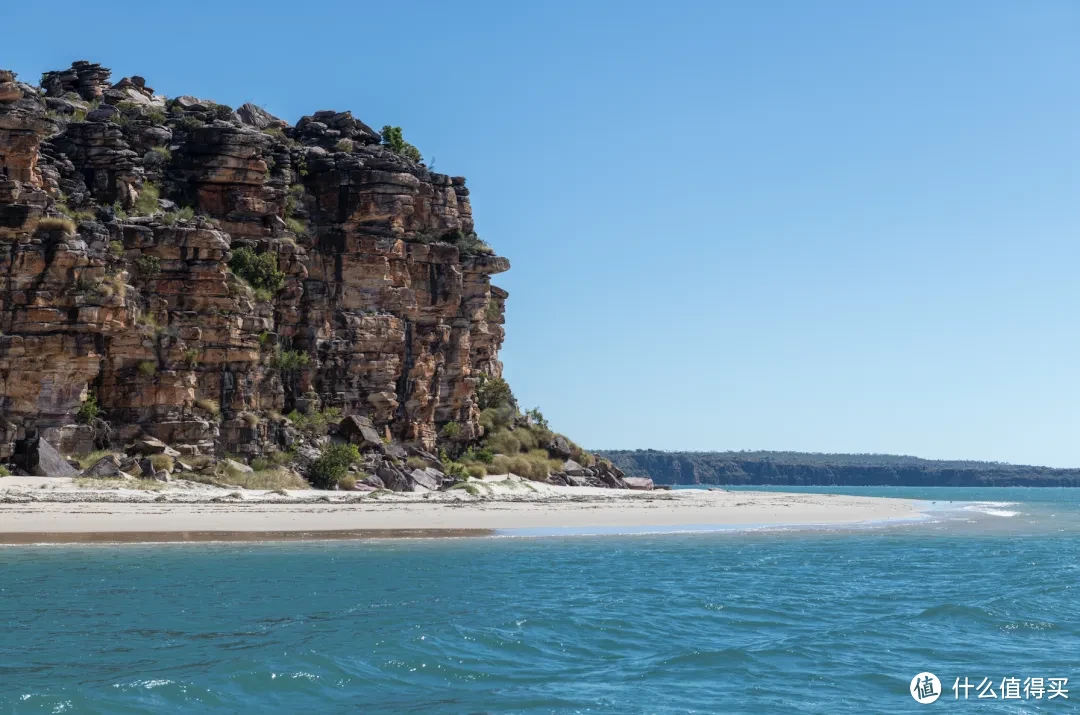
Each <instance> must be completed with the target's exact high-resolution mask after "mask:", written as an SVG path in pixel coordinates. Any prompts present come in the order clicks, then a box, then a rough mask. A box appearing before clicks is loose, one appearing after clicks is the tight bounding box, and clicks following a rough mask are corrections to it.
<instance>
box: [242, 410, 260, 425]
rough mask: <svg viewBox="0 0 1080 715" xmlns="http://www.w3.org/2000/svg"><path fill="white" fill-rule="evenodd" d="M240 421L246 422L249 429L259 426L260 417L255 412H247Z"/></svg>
mask: <svg viewBox="0 0 1080 715" xmlns="http://www.w3.org/2000/svg"><path fill="white" fill-rule="evenodd" d="M240 419H242V420H244V424H246V425H247V426H248V427H258V426H259V416H258V415H257V414H255V413H254V412H245V413H243V414H242V415H240Z"/></svg>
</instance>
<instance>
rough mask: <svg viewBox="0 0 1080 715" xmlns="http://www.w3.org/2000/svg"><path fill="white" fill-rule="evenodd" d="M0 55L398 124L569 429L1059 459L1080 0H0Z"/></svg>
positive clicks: (523, 365)
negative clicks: (438, 185) (463, 183)
mask: <svg viewBox="0 0 1080 715" xmlns="http://www.w3.org/2000/svg"><path fill="white" fill-rule="evenodd" d="M4 19H5V21H6V22H5V24H7V25H9V26H10V27H12V28H18V29H19V31H18V32H7V33H5V34H4V42H3V48H2V50H0V67H8V68H11V69H14V70H16V71H17V72H19V73H20V74H21V76H22V78H23V79H26V80H30V81H33V82H36V81H37V77H38V76H39V74H40V73H41V72H42V71H43V70H48V69H60V68H63V67H66V66H68V64H69V63H70V62H71V61H72V60H76V59H88V60H91V61H95V62H100V63H102V64H104V65H106V66H108V67H111V68H112V69H113V77H114V80H115V79H119V78H120V77H122V76H125V75H131V74H140V75H142V76H144V77H145V78H146V79H147V83H148V84H149V85H150V86H152V87H154V88H155V90H157V91H159V92H161V93H164V94H167V95H172V96H175V95H178V94H194V95H196V96H201V97H204V98H208V99H213V100H217V101H219V102H224V103H227V104H231V105H234V106H235V105H239V104H241V103H243V102H245V101H253V102H256V103H258V104H261V105H263V106H264V107H266V108H267V109H268V110H270V111H271V112H273V113H275V114H277V115H279V116H281V117H283V118H285V119H287V120H289V121H290V122H294V121H296V120H297V119H298V118H299V117H300V116H302V115H304V114H309V113H311V112H313V111H315V110H318V109H337V110H343V109H351V110H353V112H354V113H355V114H356V115H357V116H359V117H360V118H361V119H363V120H364V121H366V122H367V123H368V124H370V125H372V126H375V127H380V126H382V125H384V124H397V125H401V126H402V127H403V128H404V130H405V137H406V139H408V140H409V141H411V142H412V143H414V144H415V145H417V146H418V147H419V148H420V149H421V151H423V152H424V155H425V156H426V157H429V158H431V157H434V159H435V168H436V169H437V170H439V171H443V172H446V173H450V174H463V175H465V176H467V177H468V179H469V186H470V187H471V188H472V199H473V208H474V212H475V216H476V219H477V231H478V232H479V234H480V235H481V236H482V237H483V238H485V239H487V240H488V241H489V242H490V243H491V244H492V246H494V247H495V249H496V250H497V251H498V252H499V253H500V254H502V255H505V256H508V257H509V258H510V259H511V262H512V263H513V269H512V270H511V271H510V272H509V273H506V274H503V275H501V276H497V277H496V283H497V284H498V285H501V286H503V287H504V288H506V289H507V290H509V291H510V294H511V297H510V300H509V303H508V311H507V329H508V338H507V341H506V344H505V346H504V349H503V352H502V358H503V361H504V363H505V365H506V376H507V378H508V379H509V380H510V382H511V384H512V385H513V387H514V390H515V392H516V394H517V395H518V397H519V398H520V400H521V402H522V403H523V405H524V406H526V407H529V406H533V405H539V406H540V407H541V408H542V409H543V411H544V413H545V414H546V415H547V416H548V418H549V419H550V421H551V423H552V425H553V426H554V427H555V428H557V429H559V430H561V431H563V432H565V433H567V434H568V435H570V436H571V437H573V438H574V439H576V440H577V441H579V442H581V443H582V444H583V445H586V446H588V447H591V448H635V447H642V448H643V447H652V448H657V449H697V450H711V449H744V448H745V449H791V450H806V451H836V452H890V453H903V454H915V455H918V456H924V457H945V458H975V459H990V460H1001V461H1010V462H1017V463H1020V462H1025V463H1037V464H1049V465H1055V466H1080V380H1078V369H1080V330H1078V328H1080V320H1078V318H1080V281H1078V280H1077V276H1078V269H1080V200H1078V199H1080V42H1077V38H1078V37H1080V3H1076V2H1074V1H1073V0H1038V1H1036V2H1021V1H1020V0H1012V1H1009V2H1001V1H995V0H975V1H970V2H968V1H962V0H948V1H945V2H942V1H940V0H933V1H930V0H924V1H913V2H865V1H864V0H818V1H814V2H805V1H803V0H769V1H768V2H738V3H736V2H719V1H717V0H701V1H692V0H668V1H667V2H644V1H640V0H629V1H622V2H614V1H612V2H598V1H595V2H589V1H587V0H580V1H563V0H558V1H555V0H548V1H545V2H506V1H505V0H470V1H469V2H454V3H449V2H412V3H391V2H378V3H368V2H360V1H358V0H349V1H347V2H339V1H338V0H327V1H324V2H318V3H296V2H287V3H286V2H277V1H276V0H262V1H261V2H258V3H254V2H233V1H229V2H222V1H220V0H219V1H217V2H203V1H194V2H185V3H182V4H177V3H149V2H138V3H134V2H109V1H108V0H102V1H101V2H94V3H86V2H82V1H79V2H74V1H72V0H55V1H52V2H49V3H39V2H33V3H9V4H8V6H6V7H5V9H4Z"/></svg>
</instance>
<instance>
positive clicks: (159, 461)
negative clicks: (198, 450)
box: [150, 454, 175, 472]
mask: <svg viewBox="0 0 1080 715" xmlns="http://www.w3.org/2000/svg"><path fill="white" fill-rule="evenodd" d="M150 464H152V465H154V469H155V470H158V471H160V470H163V469H164V470H167V471H169V472H171V471H172V470H173V467H174V466H175V463H174V462H173V458H172V457H170V456H169V455H167V454H154V455H151V456H150Z"/></svg>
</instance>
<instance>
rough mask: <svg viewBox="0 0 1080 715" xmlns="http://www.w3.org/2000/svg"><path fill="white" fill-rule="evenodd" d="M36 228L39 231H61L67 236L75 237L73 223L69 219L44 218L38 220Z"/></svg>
mask: <svg viewBox="0 0 1080 715" xmlns="http://www.w3.org/2000/svg"><path fill="white" fill-rule="evenodd" d="M37 227H38V230H39V231H63V232H64V233H66V234H67V235H69V236H74V235H75V222H74V221H72V220H71V219H69V218H56V217H54V216H46V217H44V218H42V219H39V220H38V223H37Z"/></svg>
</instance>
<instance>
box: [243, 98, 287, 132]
mask: <svg viewBox="0 0 1080 715" xmlns="http://www.w3.org/2000/svg"><path fill="white" fill-rule="evenodd" d="M236 116H238V117H240V121H241V122H243V123H244V124H247V125H248V126H249V127H255V128H256V129H266V128H267V127H284V126H285V121H284V120H282V119H278V118H277V117H275V116H274V115H273V114H271V113H270V112H268V111H266V110H265V109H263V108H262V107H260V106H259V105H257V104H252V103H251V102H248V103H246V104H241V105H240V107H239V108H238V109H237V110H236Z"/></svg>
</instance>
